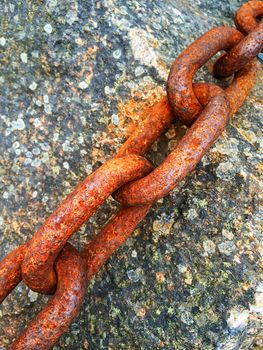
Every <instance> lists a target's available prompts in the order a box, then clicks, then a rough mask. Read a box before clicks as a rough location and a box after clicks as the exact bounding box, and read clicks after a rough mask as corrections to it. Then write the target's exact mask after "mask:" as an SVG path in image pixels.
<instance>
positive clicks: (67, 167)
mask: <svg viewBox="0 0 263 350" xmlns="http://www.w3.org/2000/svg"><path fill="white" fill-rule="evenodd" d="M63 167H64V168H65V169H67V170H68V169H69V163H68V162H64V163H63Z"/></svg>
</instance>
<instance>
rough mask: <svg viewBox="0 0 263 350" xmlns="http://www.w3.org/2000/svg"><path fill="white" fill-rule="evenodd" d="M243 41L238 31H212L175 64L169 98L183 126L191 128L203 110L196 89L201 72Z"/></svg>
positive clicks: (172, 69) (179, 57)
mask: <svg viewBox="0 0 263 350" xmlns="http://www.w3.org/2000/svg"><path fill="white" fill-rule="evenodd" d="M242 38H243V35H242V34H241V33H240V32H239V31H238V30H236V29H234V28H229V27H217V28H214V29H211V30H209V31H208V32H206V33H205V34H204V35H202V36H201V37H200V38H198V39H197V40H196V41H195V42H194V43H192V44H191V45H189V46H188V47H187V48H186V49H185V50H184V51H183V52H182V53H181V54H180V55H179V56H178V57H177V58H176V60H175V61H174V62H173V64H172V67H171V70H170V73H169V77H168V82H167V95H168V99H169V102H170V104H171V106H172V109H173V111H174V113H175V115H177V116H178V117H179V118H180V119H181V121H182V122H183V123H185V124H187V125H191V124H192V123H193V121H194V120H195V119H196V116H197V115H198V114H200V112H201V111H202V109H203V108H202V106H201V105H200V103H199V102H198V99H197V97H196V96H195V93H194V90H193V86H192V84H193V83H192V80H193V77H194V75H195V73H196V72H197V70H198V69H199V68H200V67H201V66H202V65H204V64H205V63H206V62H207V61H208V60H209V59H210V58H211V57H213V56H214V55H215V54H216V53H217V52H218V51H220V50H225V49H230V48H232V47H233V46H234V45H236V44H237V43H238V42H239V41H240V40H241V39H242Z"/></svg>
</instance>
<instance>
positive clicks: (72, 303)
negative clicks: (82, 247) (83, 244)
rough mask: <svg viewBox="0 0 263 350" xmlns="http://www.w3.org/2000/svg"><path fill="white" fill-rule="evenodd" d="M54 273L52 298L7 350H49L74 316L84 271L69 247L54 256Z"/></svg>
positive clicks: (84, 283) (83, 279)
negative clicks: (56, 277)
mask: <svg viewBox="0 0 263 350" xmlns="http://www.w3.org/2000/svg"><path fill="white" fill-rule="evenodd" d="M55 270H56V273H57V276H58V283H57V289H56V292H55V294H54V296H53V297H52V298H51V299H50V300H49V302H48V304H47V305H46V306H45V307H44V308H43V310H42V311H40V312H39V313H38V314H37V316H36V317H35V318H34V319H33V320H32V321H31V322H30V323H29V325H28V326H27V327H26V329H25V330H24V331H23V332H22V334H21V335H20V336H19V337H18V339H17V340H16V341H15V342H14V343H12V344H11V345H10V346H9V347H8V348H7V349H8V350H36V349H38V350H46V349H50V348H51V347H52V346H53V345H54V344H55V343H56V342H57V340H58V339H59V337H60V336H61V335H62V334H63V333H64V332H66V330H67V329H68V327H69V325H70V324H71V322H72V321H73V319H74V318H75V317H76V316H77V313H78V310H79V307H80V305H81V303H82V301H83V299H84V295H85V290H86V285H87V279H86V269H85V264H84V261H83V260H82V258H81V256H80V255H79V253H78V252H77V250H76V249H75V248H73V247H72V245H70V244H69V243H66V244H65V246H64V248H63V250H62V252H61V253H60V255H59V256H58V259H57V261H56V262H55Z"/></svg>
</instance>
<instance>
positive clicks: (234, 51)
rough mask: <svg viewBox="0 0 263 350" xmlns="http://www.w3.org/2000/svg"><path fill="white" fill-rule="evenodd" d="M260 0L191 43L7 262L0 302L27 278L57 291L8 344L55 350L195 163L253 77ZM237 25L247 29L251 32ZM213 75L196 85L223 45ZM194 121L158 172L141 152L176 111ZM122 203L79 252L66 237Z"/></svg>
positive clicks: (261, 38)
mask: <svg viewBox="0 0 263 350" xmlns="http://www.w3.org/2000/svg"><path fill="white" fill-rule="evenodd" d="M262 15H263V3H262V2H261V1H250V2H248V3H246V4H244V5H243V6H242V7H241V8H240V9H239V10H238V12H237V13H236V16H235V23H236V26H237V28H238V30H239V31H238V30H236V29H234V28H229V27H217V28H214V29H211V30H209V31H208V32H207V33H205V34H204V35H202V36H201V37H200V38H198V39H197V40H196V41H195V42H194V43H193V44H191V45H190V46H189V47H188V48H186V49H185V50H184V51H183V52H182V53H181V54H180V55H179V56H178V58H177V59H176V60H175V61H174V63H173V64H172V67H171V70H170V74H169V78H168V83H167V97H164V98H162V100H160V101H159V102H158V103H156V104H155V105H154V106H153V107H151V108H150V109H149V110H148V111H147V112H146V115H145V118H144V120H143V122H142V123H141V124H140V125H139V126H138V128H137V129H136V130H135V132H134V133H133V134H132V135H131V136H130V138H129V139H128V140H127V141H126V142H125V143H124V145H123V146H122V147H121V148H120V150H119V151H118V152H117V154H116V155H115V157H114V158H113V159H112V160H109V161H108V162H106V163H105V164H104V165H102V166H101V167H100V168H99V169H97V170H96V171H95V172H94V173H92V174H91V175H89V176H88V177H87V178H86V179H85V180H84V181H83V182H82V183H80V184H79V185H78V186H77V187H76V188H75V190H74V191H73V192H72V193H70V195H69V196H68V197H67V198H66V199H65V200H64V201H63V202H62V203H61V204H60V206H59V207H58V208H57V209H56V210H55V212H54V213H52V214H51V216H50V217H49V218H48V219H47V220H46V222H45V223H44V224H43V225H42V226H41V227H40V228H39V230H38V231H37V232H36V233H35V235H34V236H33V238H32V239H31V240H30V241H28V242H26V243H25V244H23V245H21V246H20V247H18V248H16V249H15V250H13V251H12V252H11V253H9V254H8V255H7V256H6V257H5V258H4V259H3V260H2V261H1V262H0V302H2V301H3V300H4V299H5V297H6V296H7V295H8V294H9V293H10V292H11V291H12V290H13V289H14V288H15V286H16V285H17V284H18V283H19V282H20V281H21V280H22V279H23V281H24V282H25V283H26V284H27V285H28V286H29V287H30V288H31V289H32V290H35V291H37V292H40V293H47V294H52V293H55V294H54V296H53V297H52V298H51V299H50V301H49V302H48V304H47V305H46V306H45V307H44V309H43V310H42V311H41V312H40V313H39V314H38V315H37V316H36V317H35V318H34V319H33V320H32V321H31V323H30V324H29V325H28V327H27V328H26V329H25V330H24V332H23V333H22V334H21V335H20V337H19V338H18V339H17V340H16V341H15V342H14V343H13V344H11V345H10V346H9V349H12V350H14V349H19V350H21V349H27V350H28V349H49V348H50V347H52V346H53V345H54V344H55V343H56V341H57V340H58V338H59V337H60V336H61V334H63V333H64V332H65V331H66V330H67V328H68V326H69V325H70V323H71V322H72V320H73V318H74V317H75V316H76V314H77V310H78V308H79V306H80V305H81V302H82V300H83V298H84V293H85V289H86V285H87V283H88V282H89V281H90V279H91V278H92V277H93V276H94V275H95V274H96V273H97V272H98V271H99V270H100V268H101V266H102V265H103V263H104V262H105V261H106V260H107V259H108V258H109V257H110V256H111V254H112V253H114V252H115V251H116V249H118V247H119V246H120V245H122V244H123V243H124V242H125V241H126V239H127V238H128V237H129V236H130V234H131V233H132V232H133V230H134V228H135V227H136V225H137V224H138V223H139V222H140V221H141V220H143V218H144V217H145V216H146V214H147V212H148V211H149V209H150V207H151V205H152V204H153V202H154V201H155V200H157V199H159V198H162V197H163V196H165V195H166V194H167V193H169V192H170V191H171V190H172V189H173V188H174V187H175V186H176V185H177V184H178V183H179V182H180V181H181V180H182V179H183V178H184V177H185V176H187V175H188V174H189V173H190V172H191V171H192V170H193V169H194V168H195V166H196V165H197V163H198V162H199V161H200V159H201V158H202V157H203V155H204V154H205V152H206V151H207V150H208V149H209V148H210V147H211V146H212V145H213V143H214V142H215V140H216V139H217V138H218V137H219V135H220V134H221V133H222V131H223V130H224V127H225V125H226V124H227V122H228V120H229V118H230V116H232V115H233V114H234V113H235V112H236V111H237V110H238V109H239V107H240V106H241V105H242V104H243V102H244V101H245V99H246V97H247V95H248V94H249V92H250V91H251V89H252V87H253V85H254V82H255V78H256V60H255V58H254V57H255V56H256V55H257V54H258V53H259V52H260V51H261V50H262V44H263V25H262V24H260V23H259V22H258V18H260V17H261V16H262ZM240 31H241V32H242V33H243V34H244V35H247V36H246V37H244V35H243V34H241V33H240ZM220 50H226V51H227V52H226V53H225V54H223V55H222V56H221V57H220V58H219V59H218V60H217V61H216V63H215V65H214V75H215V76H216V77H219V78H222V77H229V76H230V75H232V74H233V73H234V77H233V79H232V82H231V84H230V85H229V86H228V87H227V88H226V89H225V90H222V89H221V88H220V87H219V86H217V85H215V84H212V83H195V84H193V83H192V79H193V77H194V75H195V73H196V71H197V70H198V69H199V68H200V67H201V66H202V65H204V64H205V63H206V62H207V60H209V59H210V58H211V57H213V56H214V55H215V54H216V53H217V52H218V51H220ZM177 117H178V118H179V119H180V120H181V121H182V122H183V123H185V124H186V125H187V126H190V128H189V129H188V131H187V133H186V134H185V136H184V137H183V138H182V139H181V141H180V142H179V143H178V145H177V146H176V147H175V149H174V150H173V151H172V152H171V153H170V154H169V155H168V157H167V158H166V159H165V160H164V162H163V163H162V164H161V165H160V166H159V167H157V168H156V169H153V167H152V165H151V164H150V163H149V162H148V161H147V160H146V159H145V158H143V155H144V153H145V152H146V151H147V149H148V148H149V147H150V145H151V144H152V143H153V142H154V141H155V140H156V139H158V137H159V136H160V135H161V134H162V133H163V132H164V131H165V130H166V129H167V127H168V126H169V125H170V123H171V122H172V120H173V119H174V118H177ZM111 194H113V196H114V198H115V199H117V200H118V201H119V202H120V203H121V205H122V207H121V208H120V210H119V211H118V212H117V213H116V214H115V215H114V216H113V217H112V218H111V219H110V220H109V222H108V223H107V224H106V226H105V227H104V228H103V229H102V230H101V232H100V233H99V234H98V235H97V236H96V237H95V238H94V239H93V240H92V241H91V242H90V243H89V244H87V245H86V247H85V248H84V249H83V251H82V252H81V253H78V252H77V250H76V249H75V248H74V247H72V246H71V245H70V244H69V243H67V240H68V239H69V238H70V236H71V235H72V234H73V233H74V232H76V231H77V230H78V229H79V228H80V227H81V225H82V224H83V223H84V222H86V221H87V220H88V219H89V218H90V217H91V216H92V215H93V214H94V212H95V211H96V210H97V208H98V207H99V206H100V205H101V204H102V203H103V202H104V201H105V200H106V199H107V198H108V197H109V196H110V195H111Z"/></svg>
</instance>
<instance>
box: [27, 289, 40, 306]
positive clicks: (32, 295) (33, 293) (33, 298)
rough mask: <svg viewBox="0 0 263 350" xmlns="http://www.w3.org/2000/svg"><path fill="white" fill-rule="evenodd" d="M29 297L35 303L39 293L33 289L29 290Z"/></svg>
mask: <svg viewBox="0 0 263 350" xmlns="http://www.w3.org/2000/svg"><path fill="white" fill-rule="evenodd" d="M28 297H29V300H30V301H31V303H33V302H34V301H36V300H37V298H38V293H36V292H33V291H32V290H30V291H29V292H28Z"/></svg>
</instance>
